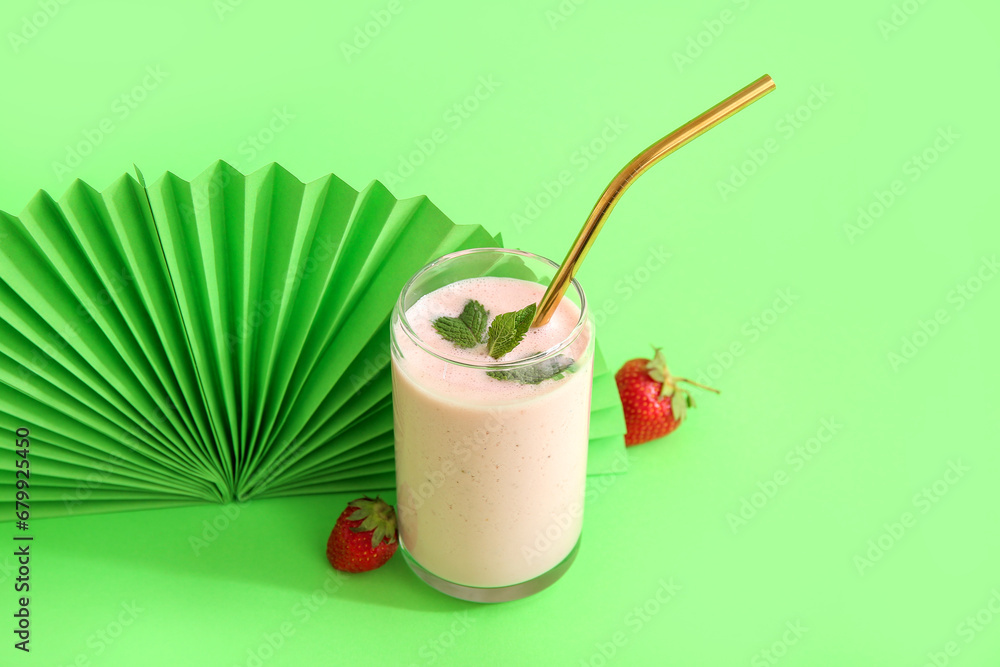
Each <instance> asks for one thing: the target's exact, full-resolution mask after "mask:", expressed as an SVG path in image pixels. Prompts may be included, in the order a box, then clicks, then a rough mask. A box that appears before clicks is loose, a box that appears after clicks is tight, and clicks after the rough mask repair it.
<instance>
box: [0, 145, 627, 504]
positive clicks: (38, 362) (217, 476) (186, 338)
mask: <svg viewBox="0 0 1000 667" xmlns="http://www.w3.org/2000/svg"><path fill="white" fill-rule="evenodd" d="M500 245H501V239H500V237H499V236H496V237H494V236H492V235H490V234H489V233H488V232H486V230H484V229H483V228H482V227H480V226H478V225H457V224H455V223H453V222H451V221H450V220H449V219H448V218H447V217H446V216H445V215H444V214H443V213H442V212H441V211H440V210H439V209H437V208H436V207H435V206H434V205H433V204H432V203H431V202H430V201H429V200H428V199H427V198H426V197H416V198H412V199H404V200H397V199H395V198H394V197H393V196H392V195H391V194H390V193H389V192H388V191H387V190H386V189H385V187H383V186H382V185H381V184H380V183H378V182H373V183H372V184H371V185H370V186H368V187H367V188H365V189H364V190H362V191H361V192H358V191H356V190H354V189H353V188H351V187H350V186H348V185H347V184H345V183H344V182H343V181H341V180H340V179H339V178H337V177H336V176H334V175H329V176H325V177H323V178H320V179H318V180H316V181H313V182H311V183H302V182H300V181H299V180H298V179H297V178H295V177H294V176H292V175H291V174H289V173H288V172H287V171H285V170H284V169H283V168H281V167H280V166H278V165H270V166H268V167H265V168H263V169H261V170H259V171H257V172H254V173H252V174H250V175H246V176H245V175H243V174H241V173H240V172H239V171H237V170H236V169H234V168H233V167H231V166H230V165H228V164H225V163H223V162H218V163H216V164H215V165H214V166H212V167H211V168H209V169H208V170H207V171H205V172H204V173H202V174H201V175H200V176H198V177H197V178H195V179H194V180H192V181H191V182H187V181H184V180H182V179H180V178H178V177H177V176H175V175H173V174H171V173H167V174H165V175H164V176H162V177H161V178H160V179H158V180H157V181H156V182H155V183H152V184H151V185H149V186H147V185H146V184H145V182H144V181H143V179H142V177H141V175H140V176H139V178H138V179H136V178H132V177H131V176H128V175H125V176H122V177H121V178H119V179H118V180H117V181H116V182H115V183H114V184H112V185H111V186H110V187H109V188H107V189H106V190H104V191H103V192H98V191H97V190H95V189H93V188H92V187H90V186H89V185H87V184H86V183H83V182H80V181H77V182H75V183H74V184H73V185H72V186H71V187H70V188H69V191H68V192H66V194H65V195H64V196H63V197H62V199H61V200H60V201H58V202H56V201H55V200H53V199H52V198H51V197H50V196H49V195H48V194H46V193H45V192H40V193H38V195H36V196H35V197H34V198H33V199H32V200H31V202H30V203H29V204H28V206H27V207H26V208H25V209H24V211H23V212H22V213H21V214H20V215H19V216H17V217H15V216H12V215H8V214H6V213H3V212H0V448H2V449H5V450H9V452H10V454H9V455H6V456H4V464H3V466H2V469H0V477H2V478H3V480H4V482H5V483H6V485H7V486H8V488H11V487H13V486H14V484H15V481H16V479H24V478H25V477H27V475H26V474H25V468H27V469H28V470H29V471H30V477H28V483H29V484H30V486H29V489H30V499H31V514H32V516H35V517H40V516H45V515H58V514H72V513H84V512H105V511H115V510H125V509H138V508H148V507H161V506H171V505H182V504H192V503H200V502H228V501H230V500H245V499H249V498H254V497H275V496H288V495H296V494H309V493H329V492H348V491H350V492H371V491H373V490H377V489H386V488H392V487H393V486H394V484H395V477H394V472H393V471H394V467H393V437H392V403H391V394H390V389H391V382H390V375H389V324H388V323H389V315H390V313H391V311H392V306H393V304H394V303H395V300H396V298H397V296H398V295H399V291H400V289H401V288H402V286H403V284H404V283H405V282H406V280H407V279H408V278H409V277H410V276H411V275H412V274H413V273H414V272H416V271H417V270H418V269H420V268H421V267H422V266H424V265H425V264H427V263H428V262H429V261H431V260H432V259H435V258H437V257H439V256H441V255H443V254H446V253H449V252H453V251H455V250H461V249H465V248H475V247H487V246H500ZM596 364H597V365H596V368H595V372H596V376H595V384H594V398H593V403H592V418H591V447H590V461H591V463H590V469H589V471H590V472H592V473H594V472H621V471H622V470H623V469H624V468H623V462H624V454H623V451H624V441H623V438H622V435H623V433H624V431H625V426H624V420H623V419H622V416H621V406H620V404H619V403H618V399H617V392H616V390H615V386H614V380H613V378H612V377H611V375H610V374H609V373H608V370H607V368H606V366H605V365H604V363H603V361H602V360H601V359H600V357H599V355H598V359H597V361H596ZM19 429H20V430H19ZM26 431H27V432H28V433H29V435H28V439H27V442H28V445H29V446H28V448H27V451H25V450H24V448H23V444H24V442H23V439H21V438H18V435H19V434H20V435H23V434H24V433H25V432H26ZM19 443H20V444H19ZM18 450H20V451H18ZM25 457H27V460H28V463H27V464H24V463H20V464H19V463H18V459H22V460H23V459H25ZM19 471H20V472H19ZM0 504H2V506H3V507H4V508H5V509H4V514H3V519H5V520H6V519H9V518H13V516H14V512H13V507H12V506H13V498H10V499H7V498H3V499H0ZM8 508H9V511H8Z"/></svg>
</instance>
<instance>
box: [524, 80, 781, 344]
mask: <svg viewBox="0 0 1000 667" xmlns="http://www.w3.org/2000/svg"><path fill="white" fill-rule="evenodd" d="M772 90H774V81H773V80H772V79H771V77H770V76H768V75H767V74H765V75H764V76H762V77H760V78H759V79H757V80H756V81H754V82H753V83H751V84H750V85H749V86H746V87H745V88H743V89H742V90H740V91H739V92H736V93H734V94H733V95H730V96H729V97H727V98H726V99H724V100H722V101H721V102H719V103H718V104H716V105H715V106H714V107H712V108H711V109H709V110H708V111H706V112H705V113H703V114H701V115H700V116H697V117H695V118H692V119H691V120H689V121H688V122H686V123H684V124H683V125H681V126H680V127H679V128H677V129H676V130H674V131H673V132H671V133H670V134H668V135H667V136H665V137H663V138H662V139H660V140H659V141H657V142H656V143H655V144H653V145H652V146H650V147H649V148H647V149H646V150H644V151H643V152H641V153H639V154H638V155H637V156H635V158H633V160H632V161H631V162H629V163H628V164H627V165H625V168H624V169H622V170H621V171H620V172H618V175H617V176H615V177H614V179H612V181H611V183H609V184H608V187H607V188H606V189H605V190H604V194H602V195H601V197H600V199H598V200H597V204H595V205H594V210H593V211H591V212H590V217H588V218H587V221H586V222H585V223H584V224H583V229H581V230H580V234H579V235H578V236H577V237H576V241H574V242H573V247H571V248H570V250H569V253H568V254H567V255H566V259H564V260H563V263H562V266H560V267H559V271H557V272H556V275H555V277H553V278H552V282H551V283H549V287H548V289H547V290H545V295H544V296H543V297H542V300H541V301H540V302H539V304H538V310H537V311H536V312H535V319H534V320H533V321H532V322H531V326H532V327H540V326H542V325H544V324H546V323H547V322H548V321H549V318H551V317H552V313H554V312H555V309H556V306H557V305H559V301H560V300H561V299H562V297H563V295H564V294H565V293H566V288H567V287H569V281H570V280H572V279H573V276H575V275H576V271H577V269H579V268H580V264H581V263H583V258H584V257H586V256H587V251H589V250H590V246H592V245H594V239H596V238H597V234H598V232H600V231H601V228H602V227H603V226H604V223H605V221H606V220H607V219H608V216H609V215H610V214H611V209H613V208H614V207H615V204H617V203H618V200H619V199H621V196H622V195H623V194H624V193H625V190H627V189H628V187H629V186H630V185H632V183H633V182H634V181H635V179H637V178H639V177H640V176H642V175H643V174H644V173H645V172H646V170H647V169H649V168H650V167H652V166H653V165H654V164H656V163H657V162H659V161H660V160H662V159H663V158H665V157H666V156H668V155H670V154H671V153H673V152H674V151H675V150H677V149H678V148H680V147H681V146H683V145H684V144H686V143H687V142H689V141H691V140H692V139H694V138H695V137H698V136H699V135H701V134H703V133H705V132H707V131H708V130H710V129H712V128H713V127H715V126H716V125H718V124H719V123H721V122H722V121H724V120H726V119H727V118H729V117H730V116H732V115H733V114H734V113H736V112H737V111H740V110H742V109H745V108H746V107H748V106H750V105H751V104H753V103H754V102H756V101H757V100H759V99H760V98H762V97H763V96H764V95H767V94H768V93H769V92H771V91H772Z"/></svg>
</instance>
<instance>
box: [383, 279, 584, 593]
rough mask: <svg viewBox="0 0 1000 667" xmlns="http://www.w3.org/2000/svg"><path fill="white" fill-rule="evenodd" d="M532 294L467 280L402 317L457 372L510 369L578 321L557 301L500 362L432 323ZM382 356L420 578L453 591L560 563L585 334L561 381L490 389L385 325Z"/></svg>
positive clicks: (576, 478)
mask: <svg viewBox="0 0 1000 667" xmlns="http://www.w3.org/2000/svg"><path fill="white" fill-rule="evenodd" d="M543 292H544V288H543V287H542V286H541V285H537V284H535V283H532V282H527V281H523V280H516V279H513V278H492V277H491V278H473V279H469V280H462V281H459V282H456V283H452V284H450V285H448V286H446V287H443V288H441V289H439V290H436V291H434V292H431V293H430V294H427V295H425V296H424V297H422V298H421V299H419V300H418V301H417V302H416V303H414V304H413V305H412V306H410V308H409V309H408V310H407V311H406V320H407V321H408V322H409V323H410V326H411V327H412V328H413V329H414V331H415V332H416V335H417V337H418V338H419V340H420V341H421V343H422V345H423V346H424V347H425V348H429V349H431V350H433V351H434V352H435V353H437V354H439V355H441V356H444V357H447V358H449V359H451V360H458V361H460V362H464V363H467V364H479V365H489V364H495V363H500V362H508V363H509V362H512V361H517V360H520V359H524V358H526V357H529V356H533V355H536V354H539V353H542V352H544V351H546V350H552V349H553V348H556V347H558V346H559V345H560V344H561V343H563V342H564V341H565V340H566V339H567V338H568V336H569V335H570V334H571V332H572V331H573V329H574V327H575V326H576V325H577V323H578V321H579V318H580V310H579V308H578V307H577V306H576V305H575V304H573V303H572V302H571V301H570V300H569V299H565V298H564V299H563V300H562V301H561V302H560V305H559V308H558V309H557V311H556V313H555V314H554V315H553V317H552V319H551V321H550V322H549V323H548V324H546V325H545V326H543V327H538V328H535V329H531V330H529V332H528V334H527V335H526V337H525V339H524V340H523V341H522V342H521V344H520V345H519V346H518V347H517V348H515V349H514V351H513V352H511V353H510V354H509V355H507V356H506V357H504V358H502V359H500V360H499V362H498V361H497V360H494V359H492V358H490V357H489V356H488V355H487V354H486V347H485V345H482V346H479V347H477V348H473V349H471V350H463V349H460V348H458V347H456V346H455V345H454V344H452V343H450V342H448V341H446V340H444V339H443V338H441V336H440V335H439V334H438V333H437V332H436V331H435V330H434V329H433V327H432V322H433V321H434V320H435V319H436V318H438V317H441V316H444V315H447V316H452V317H454V316H457V315H458V314H459V313H460V312H461V311H462V308H463V307H464V305H465V303H466V301H468V300H469V299H476V300H478V301H480V302H481V303H482V304H483V305H484V306H485V307H486V309H487V310H488V311H489V313H490V319H491V320H492V318H493V317H494V316H496V315H498V314H501V313H505V312H510V311H514V310H519V309H521V308H523V307H525V306H527V305H528V304H530V303H537V302H538V301H539V300H540V299H541V297H542V294H543ZM394 337H395V340H396V341H397V345H398V351H397V353H396V354H394V356H393V366H392V378H393V405H394V411H395V439H396V486H397V491H398V500H397V504H398V511H399V522H400V537H401V539H402V543H403V545H404V546H405V548H406V549H407V551H408V552H409V553H410V555H411V556H412V557H413V558H414V559H415V560H416V561H417V562H418V563H419V564H420V565H421V566H423V568H424V569H426V570H428V571H430V572H431V573H433V574H435V575H437V576H438V577H440V578H443V579H446V580H448V581H452V582H454V583H457V584H462V585H465V586H475V587H496V586H508V585H513V584H517V583H521V582H524V581H528V580H530V579H533V578H535V577H537V576H539V575H541V574H543V573H545V572H547V571H548V570H550V569H552V568H553V567H555V566H556V565H557V564H559V563H560V562H561V561H562V560H563V559H564V558H565V557H566V556H567V555H568V554H569V553H570V551H572V549H573V547H574V546H575V544H576V542H577V540H578V538H579V536H580V527H581V524H582V521H583V498H584V484H585V479H586V467H587V442H588V429H589V422H590V393H591V383H592V376H593V351H592V349H593V348H592V342H591V340H590V339H591V331H590V329H589V325H586V326H585V327H584V330H583V331H582V332H581V333H580V335H579V336H577V338H576V340H575V341H574V342H573V343H572V344H571V345H570V346H568V347H567V348H565V349H563V350H561V351H560V354H563V355H565V356H567V357H569V358H572V359H573V360H574V365H573V366H572V367H571V371H572V372H569V371H567V372H566V373H564V377H563V378H562V379H550V380H544V381H542V382H540V383H539V384H533V385H532V384H520V383H518V382H515V381H510V380H497V379H494V378H492V377H490V376H488V375H487V374H486V371H485V370H483V369H482V368H468V367H464V366H461V365H459V364H456V363H450V362H448V361H443V360H441V359H438V358H436V357H435V356H433V355H432V354H430V353H428V352H427V351H426V350H424V349H421V348H420V347H419V346H418V345H416V344H415V343H414V342H413V340H411V339H410V338H409V337H408V336H407V334H406V333H404V332H403V331H402V327H401V325H400V324H398V323H397V324H396V330H395V331H394Z"/></svg>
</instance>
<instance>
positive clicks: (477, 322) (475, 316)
mask: <svg viewBox="0 0 1000 667" xmlns="http://www.w3.org/2000/svg"><path fill="white" fill-rule="evenodd" d="M458 319H460V320H461V321H462V323H463V324H465V326H467V327H469V330H470V331H471V332H472V335H473V336H475V338H476V340H477V341H479V342H480V343H481V342H483V334H484V333H486V322H487V321H489V319H490V314H489V312H487V310H486V307H485V306H483V304H481V303H479V302H478V301H476V300H474V299H470V300H469V301H467V302H466V303H465V308H464V309H463V310H462V314H461V315H459V316H458Z"/></svg>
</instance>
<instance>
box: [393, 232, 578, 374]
mask: <svg viewBox="0 0 1000 667" xmlns="http://www.w3.org/2000/svg"><path fill="white" fill-rule="evenodd" d="M487 252H491V253H497V254H506V255H518V256H520V257H526V258H528V259H534V260H539V261H541V262H542V263H543V264H548V265H549V266H550V267H552V268H553V269H554V270H556V271H558V270H559V264H557V263H555V262H553V261H552V260H551V259H549V258H548V257H542V256H541V255H536V254H535V253H532V252H527V251H524V250H514V249H511V248H470V249H467V250H457V251H455V252H451V253H448V254H447V255H442V256H441V257H438V258H437V259H435V260H434V261H432V262H430V263H428V264H427V265H425V266H424V267H423V268H421V269H420V270H419V271H417V272H416V273H414V274H413V275H412V276H411V277H410V279H409V280H407V281H406V284H405V285H403V289H402V290H400V292H399V298H397V299H396V305H395V307H394V308H393V319H395V318H398V319H399V322H400V325H401V326H400V328H401V329H402V330H403V332H404V333H405V334H406V337H407V338H409V339H410V341H411V342H412V343H413V344H414V345H416V346H417V347H418V348H419V349H420V350H421V351H423V352H425V353H427V354H429V355H431V356H432V357H435V358H436V359H439V360H440V361H443V362H445V363H447V364H452V365H455V366H461V367H463V368H473V369H478V370H487V371H495V370H513V369H516V368H523V367H525V366H531V365H534V364H537V363H539V362H542V361H545V360H546V359H549V358H551V357H554V356H555V355H557V354H559V353H560V352H562V351H563V350H565V349H566V348H567V347H569V346H570V345H572V344H573V343H574V342H575V341H576V340H577V338H579V337H580V334H581V333H582V331H583V329H584V327H585V326H586V324H587V320H588V318H589V315H590V311H589V308H588V306H587V296H586V294H585V293H584V291H583V287H582V286H581V285H580V283H579V282H577V280H576V278H571V279H570V287H572V288H573V289H575V290H576V293H577V295H579V297H580V317H579V319H578V320H577V322H576V324H575V325H574V326H573V329H572V330H570V332H569V333H567V334H566V336H565V338H563V339H562V340H560V341H559V342H558V343H556V344H555V345H553V346H552V347H550V348H548V349H547V350H542V351H541V352H537V353H535V354H533V355H531V356H529V357H525V358H523V359H518V360H517V361H505V362H504V361H497V362H494V363H476V362H470V361H469V360H468V359H457V358H454V357H449V356H448V355H444V354H441V353H440V352H437V351H435V350H432V349H430V348H429V347H427V345H425V344H424V341H423V340H422V339H421V338H420V336H419V335H418V334H417V332H416V331H414V330H413V327H412V326H411V325H410V322H409V320H407V319H406V307H405V298H406V295H407V294H409V292H410V290H411V289H412V287H413V285H414V283H415V282H416V281H417V280H418V279H419V278H420V277H421V276H423V275H424V274H425V273H427V272H428V271H430V270H431V269H434V268H436V267H438V266H440V265H441V264H444V263H446V262H450V261H452V260H454V259H458V258H460V257H464V256H468V255H474V254H480V253H487ZM537 284H541V283H537ZM563 298H566V297H565V296H563ZM391 333H392V336H393V338H395V336H396V327H392V332H391ZM394 347H395V346H394Z"/></svg>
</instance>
